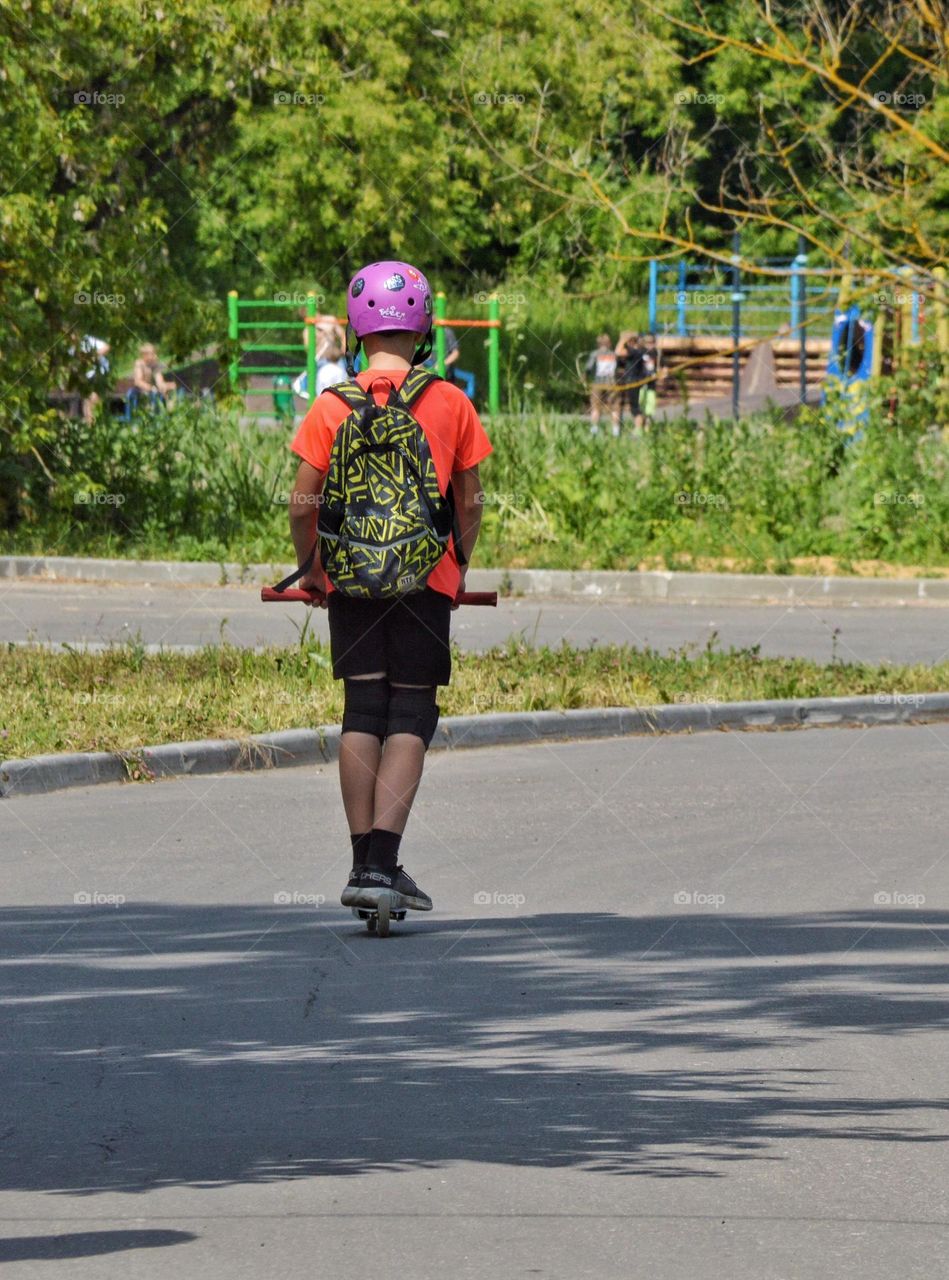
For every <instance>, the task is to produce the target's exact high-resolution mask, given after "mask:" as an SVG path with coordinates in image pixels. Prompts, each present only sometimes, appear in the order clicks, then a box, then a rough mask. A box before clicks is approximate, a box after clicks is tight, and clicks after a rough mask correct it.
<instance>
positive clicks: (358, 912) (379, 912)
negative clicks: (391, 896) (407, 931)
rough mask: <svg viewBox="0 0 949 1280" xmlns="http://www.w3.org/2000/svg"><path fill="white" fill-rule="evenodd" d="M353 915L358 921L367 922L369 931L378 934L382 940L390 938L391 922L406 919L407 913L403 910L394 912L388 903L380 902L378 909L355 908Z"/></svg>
mask: <svg viewBox="0 0 949 1280" xmlns="http://www.w3.org/2000/svg"><path fill="white" fill-rule="evenodd" d="M352 913H353V915H354V916H355V917H356V919H357V920H365V922H366V928H367V929H368V931H369V932H370V933H378V935H379V937H380V938H387V937H388V936H389V922H390V921H391V920H404V919H405V911H404V910H403V909H399V910H398V911H393V910H392V909H391V908H390V907H389V905H388V903H386V902H380V903H379V906H378V907H353V908H352Z"/></svg>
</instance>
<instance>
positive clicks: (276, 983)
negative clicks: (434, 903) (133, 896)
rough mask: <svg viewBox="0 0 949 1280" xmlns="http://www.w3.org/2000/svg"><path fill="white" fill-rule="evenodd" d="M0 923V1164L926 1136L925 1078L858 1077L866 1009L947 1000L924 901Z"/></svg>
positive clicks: (227, 1171)
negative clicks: (730, 909) (867, 906)
mask: <svg viewBox="0 0 949 1280" xmlns="http://www.w3.org/2000/svg"><path fill="white" fill-rule="evenodd" d="M395 928H398V926H395ZM0 929H2V932H0V937H2V939H3V944H2V957H0V963H2V968H3V973H4V976H5V979H6V981H5V983H4V987H5V994H4V999H3V1002H4V1004H5V1005H6V1010H5V1012H6V1014H7V1017H6V1018H5V1020H4V1022H5V1033H4V1036H5V1042H6V1043H5V1051H4V1055H3V1062H4V1068H3V1079H2V1080H0V1087H2V1092H3V1096H4V1099H5V1103H4V1111H5V1114H6V1119H5V1122H4V1123H3V1125H2V1130H0V1138H2V1144H0V1153H2V1155H3V1161H2V1177H0V1186H2V1189H4V1190H36V1191H43V1192H48V1193H53V1194H55V1193H70V1194H76V1193H79V1194H89V1195H92V1194H95V1193H97V1192H101V1191H124V1192H132V1193H134V1192H141V1191H146V1190H150V1189H153V1188H156V1187H167V1186H191V1187H216V1186H222V1185H228V1184H235V1183H260V1182H271V1181H279V1180H283V1179H291V1178H300V1177H310V1176H313V1175H324V1176H326V1175H334V1176H342V1175H349V1176H356V1175H365V1174H369V1173H371V1172H372V1171H374V1170H401V1169H413V1168H436V1167H438V1166H441V1165H445V1164H447V1163H449V1162H452V1161H459V1160H466V1161H485V1162H492V1163H504V1164H510V1165H514V1166H521V1167H544V1168H564V1167H574V1168H582V1169H585V1170H588V1171H591V1172H594V1173H600V1174H603V1175H639V1176H650V1177H659V1178H683V1177H689V1178H713V1177H720V1176H723V1175H725V1174H727V1172H728V1169H729V1167H730V1165H731V1164H733V1163H734V1162H736V1161H748V1160H758V1161H761V1160H781V1159H782V1158H784V1155H783V1152H784V1148H785V1147H786V1144H788V1143H790V1142H796V1141H799V1140H801V1139H814V1140H826V1139H835V1140H840V1139H855V1140H860V1141H861V1142H866V1141H880V1142H891V1143H892V1142H899V1143H931V1142H942V1141H945V1136H946V1128H945V1117H944V1113H945V1111H946V1109H947V1105H949V1104H947V1099H945V1098H929V1099H926V1098H924V1099H921V1098H919V1097H917V1096H913V1094H912V1092H911V1090H910V1086H909V1084H907V1090H908V1091H907V1093H906V1094H905V1095H901V1094H900V1093H899V1091H896V1092H894V1093H893V1096H886V1088H885V1087H884V1090H883V1091H881V1092H880V1093H876V1092H874V1093H873V1096H866V1087H867V1081H868V1079H869V1080H871V1081H872V1080H873V1079H874V1064H873V1062H872V1061H868V1052H867V1037H868V1036H869V1037H877V1038H880V1039H879V1040H878V1043H879V1044H880V1047H881V1048H882V1042H883V1041H884V1040H885V1041H889V1040H891V1039H892V1038H893V1037H896V1036H899V1037H901V1038H905V1037H913V1036H918V1035H921V1034H923V1033H926V1032H930V1031H933V1030H936V1029H942V1028H944V1027H945V1025H946V1023H947V1020H949V1011H947V1006H946V1004H945V1001H944V984H945V982H946V978H947V965H946V962H945V959H944V957H945V956H946V951H945V941H946V938H947V937H949V913H945V912H935V911H930V910H922V909H920V910H906V911H897V910H892V909H890V908H880V909H879V910H876V909H873V910H867V911H851V912H840V913H822V914H799V915H794V914H788V915H772V916H740V915H737V914H725V913H722V912H710V913H708V914H696V913H689V914H683V915H682V916H676V915H648V916H641V917H632V916H621V915H615V914H608V913H570V912H561V913H550V914H534V915H527V914H522V915H514V914H507V915H497V914H496V915H494V916H492V917H490V918H480V919H439V918H438V917H426V918H425V919H424V920H417V919H412V918H410V920H407V921H406V924H405V926H404V927H403V928H402V932H401V936H393V937H391V938H389V939H388V940H381V939H377V938H370V937H369V936H368V935H367V934H365V933H364V932H363V931H361V929H360V927H359V926H358V925H357V923H356V922H355V921H354V920H353V919H352V917H351V916H350V915H349V914H348V913H345V912H343V911H341V910H340V909H338V908H330V907H321V908H319V909H316V910H308V909H305V908H296V907H260V908H255V907H247V906H213V907H212V906H200V905H162V904H126V905H124V906H122V907H118V908H114V907H112V908H110V907H98V908H92V909H90V908H74V907H70V908H68V909H57V908H47V907H35V908H18V909H12V908H11V909H7V910H5V911H3V912H0ZM940 987H942V988H943V989H942V990H940ZM848 1039H849V1040H850V1041H851V1042H852V1044H853V1060H852V1066H850V1067H841V1062H842V1061H844V1062H845V1063H846V1062H849V1061H850V1059H849V1058H848V1057H847V1056H846V1055H841V1053H840V1052H839V1045H840V1043H841V1041H844V1042H846V1041H847V1040H848ZM820 1042H827V1046H828V1055H827V1065H826V1067H824V1066H815V1065H814V1063H815V1061H817V1062H818V1063H819V1062H820V1061H821V1059H820V1053H819V1052H818V1053H817V1054H816V1055H815V1053H814V1051H813V1050H814V1045H815V1043H817V1044H819V1043H820ZM831 1046H833V1049H834V1050H835V1052H834V1053H833V1054H831V1053H830V1048H831ZM795 1049H798V1050H801V1054H800V1057H801V1058H805V1057H806V1062H807V1064H808V1065H807V1066H803V1065H794V1063H795ZM804 1050H807V1052H806V1054H805V1053H804ZM886 1052H888V1053H890V1054H892V1046H891V1047H890V1049H888V1050H887V1051H886ZM892 1064H893V1059H892V1056H890V1057H889V1058H888V1069H887V1073H886V1075H885V1077H884V1079H885V1080H886V1081H887V1082H892V1081H894V1080H898V1079H899V1076H898V1074H897V1072H896V1071H894V1069H893V1065H892ZM861 1084H862V1086H863V1089H861V1087H860V1085H861ZM927 1113H928V1114H927ZM158 1234H161V1233H158ZM95 1235H96V1233H90V1235H89V1238H90V1239H92V1238H93V1237H94V1236H95ZM113 1235H114V1239H113V1238H112V1237H113ZM106 1236H108V1237H109V1239H108V1240H106V1239H105V1238H104V1244H103V1247H104V1248H112V1247H115V1248H122V1247H124V1246H123V1244H122V1241H121V1236H122V1233H104V1237H106ZM152 1243H161V1241H158V1240H157V1239H156V1240H155V1241H153V1242H152ZM37 1256H40V1255H37Z"/></svg>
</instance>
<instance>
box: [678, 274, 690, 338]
mask: <svg viewBox="0 0 949 1280" xmlns="http://www.w3.org/2000/svg"><path fill="white" fill-rule="evenodd" d="M687 279H688V268H687V266H686V263H685V258H680V259H679V288H678V292H677V294H676V301H677V302H678V304H679V314H678V334H679V337H680V338H684V337H685V336H686V335H687V333H688V331H689V330H688V326H687V324H686V314H685V283H686V280H687Z"/></svg>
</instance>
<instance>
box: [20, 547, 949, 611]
mask: <svg viewBox="0 0 949 1280" xmlns="http://www.w3.org/2000/svg"><path fill="white" fill-rule="evenodd" d="M290 569H291V566H290V565H273V564H269V565H268V564H251V565H239V564H209V563H206V562H189V561H180V562H179V561H173V560H97V559H88V558H83V557H78V556H77V557H73V556H0V578H6V579H17V578H42V579H45V580H46V581H49V582H62V581H69V582H119V583H138V584H146V585H149V586H179V587H180V586H184V587H188V586H205V587H208V586H229V585H230V586H233V585H242V584H243V585H250V584H261V583H265V582H275V581H277V580H278V579H279V578H282V577H285V576H286V575H287V574H288V573H289V572H290ZM468 585H469V587H470V589H471V590H472V591H499V592H501V593H503V594H505V595H523V596H559V597H567V598H570V597H579V598H581V599H585V600H628V601H633V602H640V603H644V604H656V603H671V604H718V605H723V604H725V605H727V604H735V605H739V604H787V605H793V604H796V603H801V604H803V603H807V604H811V605H816V604H823V605H836V606H838V607H840V606H849V605H854V606H856V605H890V606H894V605H895V606H899V605H910V604H917V605H918V604H930V605H943V606H949V578H808V577H795V576H791V575H788V576H782V575H779V574H765V573H761V574H744V573H672V572H658V571H657V572H648V573H647V572H643V573H622V572H609V571H605V570H604V571H593V570H591V571H589V572H586V571H576V572H573V571H571V570H567V569H472V570H471V572H470V573H469V575H468Z"/></svg>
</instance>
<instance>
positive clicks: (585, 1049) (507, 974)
mask: <svg viewBox="0 0 949 1280" xmlns="http://www.w3.org/2000/svg"><path fill="white" fill-rule="evenodd" d="M429 766H430V767H429V770H428V774H427V777H426V779H425V780H424V781H423V784H422V789H421V792H420V795H419V800H418V806H417V811H416V814H415V815H414V816H413V819H412V825H411V827H410V830H409V834H408V836H407V838H406V842H405V845H404V856H405V861H406V864H407V866H408V867H409V869H410V870H411V871H412V872H413V873H415V874H416V875H417V877H418V879H419V880H420V882H421V883H422V884H423V886H424V887H425V888H426V889H427V890H428V891H429V892H430V893H431V894H432V895H433V897H434V899H435V904H436V910H435V911H434V912H433V913H432V914H431V915H427V916H425V917H421V918H419V917H417V916H416V917H413V918H411V920H410V921H407V922H406V924H405V925H404V926H401V927H399V926H396V927H395V928H396V929H397V936H393V937H391V938H389V939H388V940H385V941H383V940H381V939H377V938H371V937H369V936H368V935H367V934H366V933H365V931H364V930H362V929H361V927H360V926H359V925H358V924H357V922H356V921H355V920H353V918H352V917H351V916H350V915H349V914H348V913H347V912H345V911H343V909H342V908H340V907H339V906H338V905H336V895H337V894H338V892H339V889H340V887H341V885H342V883H343V881H344V879H345V871H346V869H347V863H348V859H347V856H346V848H347V840H346V834H345V829H344V825H343V820H342V814H341V811H340V805H339V801H338V797H337V779H336V776H335V770H334V769H333V768H332V767H325V768H323V769H320V770H314V771H304V770H290V771H287V772H281V773H273V774H266V773H259V774H245V775H237V776H227V777H209V778H199V779H187V780H181V781H175V782H169V783H164V784H155V785H152V786H140V787H133V786H126V787H98V788H95V789H92V790H90V791H79V792H74V791H69V792H63V793H59V794H55V795H51V796H46V797H35V798H33V797H24V798H22V799H19V800H17V801H15V802H11V803H7V804H3V805H0V851H2V872H3V882H4V885H5V887H6V893H5V905H4V906H3V907H2V909H0V910H2V923H3V929H2V932H0V967H2V972H3V976H4V978H5V982H4V990H3V995H2V1000H3V1005H4V1015H5V1016H4V1019H3V1023H2V1027H3V1031H2V1036H3V1054H2V1058H0V1097H2V1098H3V1109H4V1119H3V1122H2V1126H0V1134H2V1138H3V1142H2V1144H0V1170H2V1179H0V1217H2V1219H3V1224H2V1236H3V1239H2V1240H0V1261H5V1262H6V1263H7V1264H8V1265H7V1272H8V1274H9V1275H10V1276H11V1277H15V1278H17V1280H19V1278H20V1277H22V1280H36V1278H37V1277H39V1278H43V1277H56V1276H59V1275H63V1276H68V1277H70V1278H72V1277H76V1278H78V1280H109V1278H110V1277H113V1276H114V1277H122V1280H125V1277H128V1276H134V1277H135V1278H136V1280H152V1278H153V1277H154V1278H155V1280H165V1277H167V1276H168V1275H169V1274H174V1275H175V1276H176V1277H180V1278H181V1280H191V1278H192V1277H194V1278H195V1280H197V1278H198V1277H202V1278H203V1277H212V1278H213V1277H222V1278H223V1277H227V1280H244V1278H248V1280H249V1278H250V1277H254V1278H255V1280H257V1278H259V1277H261V1276H280V1277H282V1278H285V1280H303V1278H304V1277H306V1280H311V1278H312V1277H314V1276H319V1277H322V1276H326V1277H333V1280H337V1278H339V1280H348V1278H349V1277H354V1278H355V1277H359V1278H360V1280H362V1277H364V1276H365V1275H366V1274H367V1273H375V1274H404V1275H407V1276H411V1277H413V1280H415V1278H416V1277H419V1278H421V1280H429V1278H431V1280H435V1278H436V1277H437V1278H438V1280H444V1277H445V1276H446V1275H447V1276H452V1277H460V1278H461V1280H467V1278H469V1277H471V1278H474V1277H478V1278H479V1280H480V1278H481V1277H484V1276H491V1275H493V1276H497V1277H499V1278H501V1280H508V1277H530V1276H541V1277H548V1278H550V1277H555V1278H557V1280H561V1278H562V1280H584V1278H587V1277H589V1278H590V1280H614V1278H615V1280H630V1277H639V1276H648V1277H650V1280H671V1278H676V1280H678V1278H679V1277H682V1278H683V1280H686V1278H687V1280H695V1278H696V1277H701V1278H702V1280H812V1278H813V1280H826V1277H828V1276H833V1277H834V1278H835V1280H891V1278H892V1277H893V1276H897V1275H898V1276H900V1277H906V1278H909V1280H914V1278H916V1277H919V1278H920V1280H932V1277H933V1276H936V1275H939V1274H941V1273H942V1271H943V1269H944V1260H945V1256H946V1249H947V1243H949V1240H947V1234H949V1233H947V1221H949V1218H947V1207H946V1199H945V1185H946V1172H947V1154H949V1153H947V1146H946V1141H947V1136H949V1126H947V1107H949V1100H947V1096H946V1094H947V1090H946V1071H945V1063H946V1054H945V1040H944V1035H941V1034H940V1033H944V1030H945V1025H946V1020H947V1005H946V1002H945V997H946V978H947V965H946V961H947V946H949V910H947V905H949V904H947V892H949V849H947V844H946V830H947V822H946V818H947V813H946V800H945V797H946V795H947V782H949V726H945V725H939V726H931V727H915V728H892V729H882V728H877V729H870V730H863V731H861V730H849V731H848V730H813V731H806V732H797V733H794V732H790V733H776V734H751V733H748V734H728V735H722V734H706V735H699V736H696V737H693V738H686V737H669V738H657V739H648V740H646V739H624V740H621V741H612V742H602V741H601V742H592V743H577V744H566V745H557V746H532V747H525V748H505V749H501V750H484V751H472V752H468V753H460V754H458V755H454V754H452V753H444V754H442V755H440V756H438V757H433V758H432V760H431V761H430V762H429ZM77 893H78V894H85V895H87V898H86V901H82V900H80V901H79V902H77V901H76V900H75V898H74V895H76V894H77ZM276 895H283V900H282V901H281V900H280V898H278V897H277V896H276ZM294 895H296V896H294ZM319 895H325V899H326V901H325V902H323V903H322V904H317V902H316V899H317V897H318V896H319ZM110 899H111V901H110ZM118 899H122V900H121V901H118ZM287 899H289V902H288V901H287ZM940 1259H942V1261H940Z"/></svg>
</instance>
